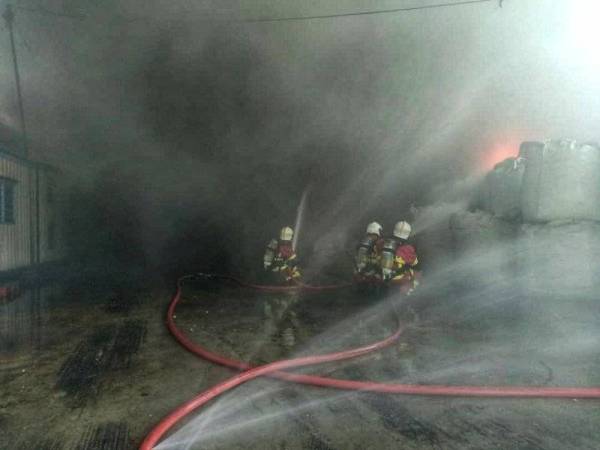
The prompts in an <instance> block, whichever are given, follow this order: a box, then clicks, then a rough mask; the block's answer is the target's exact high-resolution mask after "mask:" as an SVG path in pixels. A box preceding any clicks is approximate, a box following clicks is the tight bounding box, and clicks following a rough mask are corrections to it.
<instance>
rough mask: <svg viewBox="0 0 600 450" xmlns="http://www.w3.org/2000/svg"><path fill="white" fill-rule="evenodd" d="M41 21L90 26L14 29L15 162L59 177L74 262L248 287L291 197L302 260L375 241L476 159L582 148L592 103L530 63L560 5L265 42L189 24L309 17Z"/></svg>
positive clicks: (478, 10) (441, 14) (105, 16)
mask: <svg viewBox="0 0 600 450" xmlns="http://www.w3.org/2000/svg"><path fill="white" fill-rule="evenodd" d="M558 3H560V4H561V5H559V6H556V5H557V4H558ZM44 6H45V7H47V8H48V9H52V8H57V9H61V8H64V9H65V10H67V11H71V12H86V13H88V14H90V17H91V18H88V19H85V20H83V21H72V20H64V21H62V20H61V21H60V22H57V20H58V19H56V18H50V17H47V16H41V15H40V16H35V15H24V14H20V15H19V17H18V19H19V22H18V25H19V27H18V31H19V34H18V44H19V51H20V54H21V55H22V58H21V59H22V69H23V74H24V77H23V78H24V80H23V81H24V87H25V92H26V109H27V115H28V120H29V124H30V127H29V128H30V130H31V135H32V141H33V144H34V145H33V149H34V151H35V154H36V156H37V157H40V158H44V159H47V160H49V161H50V162H53V163H54V164H56V165H59V166H61V167H64V168H66V169H67V170H68V171H69V172H70V173H71V174H72V175H73V180H74V187H73V189H74V190H76V192H77V194H73V196H74V198H76V199H77V200H78V203H77V205H76V206H73V210H77V209H79V210H80V211H78V212H77V213H75V212H73V214H72V216H73V217H74V219H73V221H72V228H73V230H76V229H77V228H79V229H80V230H82V233H81V234H80V239H79V240H75V241H74V245H73V247H74V248H75V249H77V250H78V252H79V254H80V255H85V256H86V257H87V258H89V257H92V256H94V255H96V256H98V255H101V256H102V257H103V258H104V257H106V255H112V256H113V257H115V258H116V259H121V260H127V261H132V260H135V261H141V260H144V261H146V262H147V263H149V264H151V265H155V266H156V265H159V266H162V267H169V266H179V267H181V268H182V269H183V267H184V266H187V267H189V266H194V267H196V268H199V269H222V270H227V269H232V268H233V269H236V268H237V269H242V268H248V267H252V266H254V265H255V264H257V263H258V262H259V258H260V256H259V255H260V252H261V250H262V248H261V247H262V245H264V243H265V242H266V240H267V239H268V238H269V237H270V236H271V235H273V233H276V232H277V230H278V228H279V227H280V226H282V225H285V224H290V223H293V221H294V215H295V209H296V206H297V203H298V201H299V199H300V197H301V194H302V191H303V189H304V188H305V187H306V186H307V185H308V184H309V183H311V184H312V186H313V188H312V190H311V196H310V199H309V210H308V216H307V223H308V224H309V226H308V227H307V228H306V229H305V234H304V236H303V238H302V240H301V247H302V249H303V250H304V252H305V253H306V252H310V251H312V250H313V249H314V248H315V247H317V248H318V247H319V246H320V245H322V244H323V243H324V242H327V241H335V242H337V243H339V244H340V245H342V244H344V243H345V242H346V241H347V240H348V239H351V238H352V236H354V235H356V234H357V233H360V232H361V229H362V227H363V226H364V223H365V222H366V221H370V220H372V219H374V218H378V219H379V220H381V221H383V222H385V223H386V225H387V226H388V229H389V226H390V225H391V224H392V223H393V222H394V221H396V220H397V219H398V218H400V217H402V216H405V215H406V214H407V213H408V210H409V207H410V206H411V204H413V203H417V204H419V203H429V202H431V201H435V200H437V198H438V197H439V195H440V192H441V193H444V191H448V190H449V189H453V188H454V187H455V186H457V181H458V182H459V183H458V185H460V181H461V180H464V179H465V178H466V177H468V176H470V175H471V174H472V173H473V172H475V171H480V170H481V161H482V159H485V158H484V156H485V155H484V154H485V153H486V152H488V150H490V149H493V148H495V146H498V145H499V146H503V145H508V146H512V147H513V149H512V150H513V151H514V150H515V148H514V147H515V146H517V145H518V142H519V141H520V140H524V139H543V138H546V137H555V136H562V135H568V136H572V137H576V138H581V139H585V140H593V139H594V138H595V136H594V132H593V131H590V130H591V128H592V127H591V123H593V122H594V121H597V118H598V114H599V113H600V107H599V106H600V105H598V104H597V103H598V102H597V101H595V100H591V98H599V96H595V97H593V96H590V95H591V91H592V89H589V90H590V92H589V93H586V92H585V90H586V89H587V87H585V86H584V87H582V84H581V83H582V80H585V77H583V76H572V77H571V78H565V73H566V72H567V71H566V70H565V67H564V64H563V65H561V64H562V63H561V62H560V60H559V58H558V56H557V53H556V52H551V51H547V48H551V45H554V43H553V42H554V41H553V40H557V39H558V37H556V36H554V34H550V38H549V37H548V36H549V33H548V29H549V27H553V26H554V25H555V24H556V23H557V22H558V21H559V18H560V17H562V15H561V13H562V12H563V11H564V9H565V8H566V7H567V6H568V2H567V3H565V2H550V1H542V2H506V5H505V8H503V9H502V10H500V9H499V8H497V6H496V5H494V4H489V5H484V6H482V7H473V8H453V9H448V10H439V11H437V10H436V11H428V12H423V13H415V14H404V15H394V16H373V17H362V18H350V19H338V20H331V21H312V22H291V23H287V22H283V23H276V24H241V23H237V24H236V23H233V24H231V23H229V24H227V23H224V22H219V21H213V22H212V23H211V21H208V20H207V21H204V20H201V19H205V18H207V16H208V15H209V14H213V15H215V16H218V17H220V18H223V17H240V16H243V15H246V16H253V17H255V16H259V15H266V14H267V13H269V14H273V15H277V14H279V15H287V14H304V13H305V12H312V10H311V8H314V7H315V6H314V5H312V4H311V5H308V4H302V3H294V5H293V6H292V5H287V4H286V5H282V4H277V5H273V4H267V3H266V2H263V3H261V4H256V5H252V6H251V7H248V6H244V8H241V7H240V4H238V3H237V2H233V1H231V2H227V3H225V4H223V3H219V7H217V6H215V5H213V4H211V3H209V2H205V3H202V4H197V5H191V4H185V3H176V2H173V3H170V4H169V5H168V6H165V5H160V6H158V5H157V4H153V3H144V6H143V8H142V7H141V5H140V4H137V3H136V2H133V1H128V2H113V3H107V4H104V5H103V6H102V8H100V7H99V6H97V5H94V4H92V3H91V2H90V3H87V4H82V3H80V2H66V3H64V5H63V4H61V5H59V4H53V3H51V2H48V3H47V4H45V3H44ZM275 6H276V7H277V8H275ZM309 6H310V7H311V8H309ZM338 6H339V8H340V9H358V8H359V7H361V8H368V7H369V6H377V5H376V2H372V5H369V4H364V3H363V4H360V5H357V4H355V3H353V2H350V1H348V2H344V3H339V5H338ZM263 7H264V8H263ZM143 17H147V18H151V19H143ZM132 18H136V20H130V19H132ZM534 18H535V20H533V19H534ZM555 34H556V35H557V36H558V34H557V33H555ZM25 43H27V44H25ZM9 69H10V66H7V62H6V61H5V62H4V63H3V65H2V66H1V67H0V70H1V71H2V73H3V74H4V75H7V76H6V77H4V81H3V82H2V84H1V88H2V91H1V92H2V98H3V99H5V100H6V101H5V103H6V104H7V105H10V104H14V102H12V101H10V100H11V98H12V95H13V94H12V86H11V84H10V82H9V81H10V76H9V75H10V70H9ZM7 80H9V81H7ZM591 87H592V88H594V89H595V86H591ZM565 104H567V105H570V106H569V107H568V108H565V107H564V105H565ZM2 114H3V117H6V118H7V120H6V122H7V123H9V122H10V120H8V119H13V118H14V117H15V116H14V109H11V108H10V107H8V109H4V110H3V111H2ZM13 122H14V120H13ZM9 125H10V123H9ZM13 125H14V124H13ZM509 150H510V149H509ZM85 199H88V200H87V201H86V200H85ZM82 205H83V206H82ZM82 225H85V226H82ZM74 235H75V233H74ZM90 236H93V238H91V237H90ZM313 242H314V243H316V244H315V247H313V245H312V244H311V243H313ZM123 248H127V251H123Z"/></svg>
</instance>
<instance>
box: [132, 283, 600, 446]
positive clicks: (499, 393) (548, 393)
mask: <svg viewBox="0 0 600 450" xmlns="http://www.w3.org/2000/svg"><path fill="white" fill-rule="evenodd" d="M210 276H211V277H213V278H219V279H229V280H232V281H235V282H236V283H239V284H241V285H242V286H245V287H251V288H254V289H259V290H267V291H281V290H282V288H284V289H285V290H290V288H294V289H303V290H312V291H318V290H330V289H335V288H339V287H342V286H345V285H340V286H321V287H320V286H308V285H300V286H292V287H289V286H288V287H275V286H260V285H252V284H248V283H244V282H242V281H241V280H238V279H236V278H234V277H229V276H219V275H216V276H213V275H210ZM191 277H193V276H186V277H182V278H180V279H179V280H178V282H177V291H176V293H175V295H174V296H173V298H172V300H171V303H170V304H169V309H168V312H167V327H168V328H169V331H170V332H171V334H172V335H173V337H174V338H175V339H176V340H177V341H178V342H179V343H180V344H181V345H182V346H183V347H184V348H186V349H187V350H188V351H190V352H191V353H194V354H195V355H198V356H200V357H201V358H204V359H206V360H208V361H212V362H214V363H217V364H221V365H223V366H226V367H230V368H232V369H237V370H242V371H243V372H242V373H240V374H238V375H235V376H233V377H231V378H228V379H227V380H225V381H223V382H221V383H219V384H217V385H216V386H213V387H211V388H209V389H207V390H206V391H204V392H202V393H201V394H199V395H198V396H196V397H194V398H193V399H191V400H189V401H187V402H186V403H184V404H183V405H181V406H179V407H178V408H177V409H175V410H174V411H172V412H171V413H170V414H169V415H167V416H166V417H165V418H164V419H162V420H161V421H160V422H159V423H158V424H157V425H156V426H155V427H154V428H153V429H152V430H151V431H150V433H149V434H148V435H147V436H146V438H145V439H144V441H143V442H142V444H141V446H140V450H152V449H153V448H154V446H155V445H156V444H157V443H158V442H159V441H160V439H161V438H162V436H163V435H164V434H165V433H166V432H167V431H168V430H169V429H170V428H171V427H173V425H175V424H176V423H177V422H178V421H179V420H181V419H183V418H184V417H185V416H187V415H188V414H190V413H191V412H192V411H194V410H196V409H197V408H199V407H200V406H202V405H204V404H206V403H208V402H209V401H210V400H212V399H214V398H215V397H218V396H219V395H221V394H223V393H224V392H226V391H228V390H230V389H233V388H234V387H236V386H239V385H240V384H242V383H245V382H246V381H250V380H252V379H254V378H257V377H260V376H264V375H268V376H271V377H275V378H279V379H283V380H287V381H293V382H296V383H303V384H309V385H313V386H321V387H330V388H337V389H347V390H357V391H371V392H381V393H388V394H410V395H427V396H433V395H438V396H453V397H517V398H531V397H543V398H600V388H575V387H533V386H532V387H525V386H523V387H518V386H517V387H509V386H445V385H414V384H387V383H377V382H372V381H351V380H342V379H337V378H328V377H320V376H315V375H303V374H294V373H288V372H282V370H284V369H290V368H293V367H302V366H309V365H315V364H322V363H325V362H331V361H340V360H344V359H350V358H356V357H358V356H361V355H365V354H367V353H370V352H373V351H376V350H380V349H382V348H385V347H387V346H389V345H391V344H393V343H394V342H395V341H396V340H397V339H398V338H399V337H400V335H401V334H402V331H403V329H402V327H401V326H398V329H397V330H396V332H395V333H394V334H392V335H390V336H388V337H387V338H385V339H383V340H381V341H379V342H374V343H372V344H370V345H367V346H364V347H360V348H356V349H351V350H346V351H341V352H337V353H330V354H326V355H317V356H305V357H301V358H295V359H288V360H282V361H276V362H273V363H270V364H265V365H262V366H258V367H253V366H251V365H250V364H248V363H245V362H243V361H237V360H234V359H229V358H226V357H224V356H221V355H218V354H216V353H213V352H211V351H209V350H207V349H205V348H203V347H201V346H200V345H198V344H196V343H194V342H192V341H191V340H190V339H189V338H188V337H187V336H186V335H185V334H184V333H183V332H182V331H181V330H179V328H177V326H176V325H175V322H174V320H173V316H174V313H175V307H176V306H177V303H178V302H179V300H180V299H181V291H182V288H181V282H182V281H183V280H184V279H186V278H191Z"/></svg>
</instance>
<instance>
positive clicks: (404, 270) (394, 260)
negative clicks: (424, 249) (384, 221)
mask: <svg viewBox="0 0 600 450" xmlns="http://www.w3.org/2000/svg"><path fill="white" fill-rule="evenodd" d="M383 252H384V256H383V258H382V275H383V278H384V280H386V281H390V282H391V283H393V284H396V285H399V286H401V288H402V292H403V293H407V294H410V293H411V292H412V291H413V290H414V289H415V288H416V287H417V286H418V284H419V277H420V274H419V272H418V268H417V266H418V264H419V259H418V257H417V252H416V250H415V248H414V247H413V246H412V245H410V244H408V243H406V241H403V240H399V239H390V240H388V241H386V243H385V245H384V250H383ZM392 255H393V257H392Z"/></svg>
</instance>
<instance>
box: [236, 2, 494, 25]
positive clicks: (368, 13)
mask: <svg viewBox="0 0 600 450" xmlns="http://www.w3.org/2000/svg"><path fill="white" fill-rule="evenodd" d="M497 1H498V0H464V1H458V2H447V3H437V4H432V5H421V6H407V7H404V8H393V9H377V10H370V11H356V12H348V13H338V14H321V15H315V16H295V17H275V18H273V17H269V18H258V19H243V20H240V22H250V23H252V22H255V23H256V22H287V21H301V20H316V19H336V18H338V17H352V16H374V15H376V14H394V13H400V12H408V11H417V10H421V9H436V8H449V7H452V6H464V5H473V4H476V3H489V2H497ZM502 1H503V0H500V5H502Z"/></svg>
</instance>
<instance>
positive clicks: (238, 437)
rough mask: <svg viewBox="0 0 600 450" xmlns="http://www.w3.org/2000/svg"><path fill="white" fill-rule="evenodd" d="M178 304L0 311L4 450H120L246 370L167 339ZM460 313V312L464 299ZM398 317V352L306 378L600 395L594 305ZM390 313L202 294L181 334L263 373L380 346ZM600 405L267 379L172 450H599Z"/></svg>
mask: <svg viewBox="0 0 600 450" xmlns="http://www.w3.org/2000/svg"><path fill="white" fill-rule="evenodd" d="M171 293H172V292H171V289H169V288H160V287H152V288H139V289H130V288H118V289H117V288H114V287H113V286H111V285H110V283H104V284H103V283H100V284H98V283H94V282H90V283H87V284H86V283H79V284H78V285H77V286H76V287H73V286H70V287H69V286H66V285H56V284H54V285H51V284H50V285H47V286H44V287H41V288H38V289H29V290H23V292H21V294H20V295H17V296H15V298H12V299H8V300H4V301H2V303H0V363H1V371H0V383H1V387H0V448H2V449H35V450H50V449H52V450H83V449H85V450H88V449H89V450H91V449H103V450H124V449H133V448H136V446H137V445H139V443H140V441H141V439H142V438H143V436H144V435H145V434H146V433H147V432H148V431H149V430H150V429H151V427H152V425H154V424H155V423H156V422H157V421H158V420H159V419H160V418H161V417H162V416H164V415H165V414H166V413H167V412H169V411H170V410H171V409H173V408H174V407H176V406H178V405H179V404H180V403H182V402H184V401H185V400H187V399H188V398H190V397H191V396H193V395H194V394H196V393H198V392H200V391H202V390H203V389H205V388H207V387H209V386H212V385H214V384H215V383H217V382H219V381H221V380H223V379H225V378H226V377H228V376H230V375H231V374H232V373H233V372H232V371H230V370H228V369H225V368H221V367H218V366H215V365H213V364H210V363H207V362H204V361H201V360H199V359H198V358H196V357H194V356H192V355H190V354H188V353H187V352H186V351H185V350H183V349H182V348H181V347H180V346H179V345H178V344H177V343H176V342H175V341H174V340H173V339H172V338H171V337H170V335H169V334H168V332H167V331H166V328H165V326H164V313H165V308H166V304H167V302H168V300H169V297H170V295H171ZM452 298H453V300H452ZM456 298H457V297H456V296H454V297H452V296H449V295H448V296H446V298H445V299H444V301H441V300H440V299H439V298H438V297H437V296H435V295H433V294H432V292H427V291H426V290H424V291H423V293H422V295H420V296H417V297H413V298H411V299H409V300H408V301H406V300H402V301H401V302H400V301H396V303H395V304H396V306H397V307H398V311H399V314H400V317H401V320H402V322H403V323H404V324H405V325H406V329H405V332H404V334H403V337H402V338H401V340H400V341H399V342H398V343H397V344H395V345H394V346H392V347H390V348H388V349H386V350H384V351H382V352H380V353H377V354H373V355H369V356H365V357H362V358H360V359H359V360H357V361H354V362H351V363H348V362H346V363H336V364H328V365H325V366H321V367H316V368H311V369H306V370H305V371H308V372H310V373H319V374H329V375H331V376H335V377H339V378H348V379H372V380H379V381H390V382H391V381H395V382H407V383H408V382H409V383H448V384H460V383H464V384H476V385H485V384H497V385H506V384H520V385H536V386H555V385H569V386H587V385H600V370H599V369H600V359H599V355H600V350H598V349H597V342H598V341H597V335H598V326H597V324H598V320H597V319H598V318H599V317H600V311H599V307H598V302H596V301H594V299H593V298H583V299H579V300H577V301H576V302H574V301H573V300H572V299H571V300H572V303H571V304H566V303H565V302H564V301H561V300H560V299H558V298H553V299H552V301H550V300H548V295H547V294H545V295H544V302H545V303H542V302H541V300H540V298H535V297H530V296H528V297H527V300H524V299H523V298H520V299H518V301H515V299H511V301H510V302H506V303H503V302H488V303H484V306H483V307H482V306H481V305H482V303H481V302H479V303H477V305H478V307H477V308H474V307H473V304H472V303H471V302H473V301H474V299H473V298H470V297H469V296H464V298H461V300H460V301H458V300H456ZM390 301H392V300H390V299H389V298H388V299H382V298H381V297H375V296H365V295H359V294H357V293H356V292H355V291H354V290H346V291H342V292H337V293H335V294H333V293H322V294H307V295H301V296H296V295H292V294H264V293H256V292H250V291H248V290H246V289H240V288H237V287H235V286H231V285H226V284H225V285H223V284H220V285H214V284H202V283H195V282H190V283H188V284H187V285H186V287H185V290H184V298H183V301H182V304H181V306H180V307H179V309H178V311H177V318H176V320H177V323H178V324H179V326H180V327H181V328H182V329H183V330H185V331H186V332H187V333H188V334H189V335H190V336H191V337H193V338H194V339H195V340H197V341H198V342H202V343H204V344H206V346H207V347H209V348H211V349H213V350H214V351H216V352H220V353H223V354H226V355H229V356H231V357H234V358H237V359H241V360H245V361H250V362H252V363H261V362H266V361H272V360H275V359H278V358H283V357H286V356H291V355H300V354H310V353H320V352H323V351H330V350H334V349H341V348H348V347H352V346H356V345H360V344H361V343H366V342H371V341H373V340H376V339H379V338H382V337H384V336H386V335H387V334H389V333H390V332H392V330H393V329H394V327H395V320H394V314H393V313H392V312H391V309H390V303H389V302H390ZM599 423H600V402H599V401H594V400H572V399H567V400H544V399H537V400H514V399H495V400H492V399H451V398H423V397H410V396H389V395H388V396H385V395H379V394H373V393H366V392H362V393H348V392H341V391H335V390H328V389H321V388H312V387H306V386H298V385H293V384H289V383H285V382H280V381H275V380H270V379H261V380H256V381H254V382H251V383H248V384H247V385H244V386H242V387H240V388H238V389H237V390H235V391H234V392H232V393H231V394H228V395H226V396H224V398H222V399H218V400H217V401H215V402H214V403H213V404H212V405H211V406H210V407H209V408H208V409H206V410H203V411H202V412H200V413H199V414H197V415H196V416H195V418H194V419H192V420H191V421H189V422H188V423H187V425H184V426H183V427H180V429H179V431H178V432H176V433H175V434H174V435H173V436H172V437H171V438H169V439H168V440H167V441H166V443H165V444H164V445H162V446H161V448H182V449H183V448H192V449H194V448H198V449H199V448H203V449H238V448H239V449H242V448H244V449H271V448H272V449H325V450H326V449H372V448H381V449H388V448H389V449H395V448H402V449H557V450H563V449H570V448H573V449H598V448H600V427H598V424H599Z"/></svg>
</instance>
